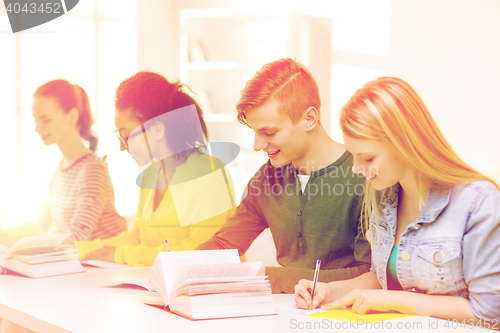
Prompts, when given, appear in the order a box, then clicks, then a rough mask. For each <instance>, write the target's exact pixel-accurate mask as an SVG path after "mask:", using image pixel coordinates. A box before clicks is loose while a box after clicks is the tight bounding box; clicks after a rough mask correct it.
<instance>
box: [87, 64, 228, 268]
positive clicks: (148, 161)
mask: <svg viewBox="0 0 500 333" xmlns="http://www.w3.org/2000/svg"><path fill="white" fill-rule="evenodd" d="M185 89H186V86H184V85H182V84H180V83H179V82H169V81H167V79H165V78H164V77H162V76H161V75H158V74H156V73H152V72H139V73H137V74H135V75H133V76H132V77H130V78H128V79H125V80H124V81H123V82H122V83H121V84H120V85H119V87H118V89H117V91H116V95H115V108H116V111H115V125H116V131H115V134H116V135H117V137H118V139H119V140H120V150H122V151H127V152H128V153H129V154H130V156H131V157H132V158H133V159H134V160H135V161H136V163H137V165H138V166H141V167H145V169H144V171H143V172H142V173H141V174H140V175H139V176H138V178H137V185H138V186H139V187H140V194H139V207H138V209H137V214H136V219H135V223H134V226H133V228H132V230H130V231H128V232H125V233H123V234H122V235H120V236H117V237H113V238H110V239H106V240H102V241H94V242H79V243H78V244H77V247H78V248H79V249H80V253H81V255H82V256H83V257H84V258H85V259H100V260H106V261H111V262H116V263H122V264H128V265H133V266H143V265H146V266H150V265H152V264H153V263H154V259H155V257H156V256H157V255H158V253H159V252H161V251H167V250H171V251H177V250H194V249H195V248H196V247H197V246H198V245H199V244H201V243H203V242H205V241H207V240H208V239H209V238H210V237H211V236H213V235H214V234H215V233H216V232H217V231H218V230H219V229H220V228H221V227H222V225H223V224H224V223H225V221H226V219H227V218H228V217H229V216H230V215H231V213H232V212H233V210H234V207H235V205H234V196H233V192H232V183H231V179H230V177H229V174H228V173H227V172H226V171H225V168H224V164H223V163H222V161H221V160H219V159H217V158H215V157H213V156H211V155H210V154H208V152H209V151H208V148H209V147H208V146H207V143H206V140H207V129H206V125H205V122H204V120H203V115H202V111H201V109H200V108H199V106H198V105H197V104H196V102H195V101H194V100H193V99H192V98H191V97H190V96H189V95H188V94H187V93H186V90H185ZM166 242H168V246H167V245H166Z"/></svg>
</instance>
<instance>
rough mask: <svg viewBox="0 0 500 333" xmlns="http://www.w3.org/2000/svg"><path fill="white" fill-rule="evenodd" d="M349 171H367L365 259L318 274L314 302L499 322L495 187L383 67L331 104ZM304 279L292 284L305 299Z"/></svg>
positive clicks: (499, 223)
mask: <svg viewBox="0 0 500 333" xmlns="http://www.w3.org/2000/svg"><path fill="white" fill-rule="evenodd" d="M340 127H341V129H342V131H343V136H344V141H345V145H346V148H347V150H349V151H350V152H351V153H352V155H353V157H354V166H353V172H355V173H361V174H363V175H364V176H365V177H366V179H367V182H366V189H365V198H364V212H365V214H364V217H365V219H366V221H365V222H366V227H367V229H368V230H367V232H366V236H367V239H368V240H369V241H370V243H371V249H372V266H371V270H370V272H368V273H365V274H364V275H361V276H359V277H356V278H354V279H351V280H345V281H338V282H331V283H318V284H317V285H316V289H315V294H314V297H313V303H312V306H313V307H319V306H321V307H322V308H326V309H331V308H333V309H335V308H341V307H344V306H352V311H353V312H355V313H359V314H365V313H367V312H370V311H397V312H402V313H407V314H416V315H422V316H430V317H436V318H441V319H448V320H455V319H456V320H457V321H458V322H460V323H462V322H464V323H465V324H469V325H479V326H483V327H489V328H492V329H497V330H498V329H499V328H500V323H499V322H498V321H499V319H500V289H499V286H500V256H499V253H500V191H499V188H498V185H497V184H496V183H495V182H494V181H493V180H492V179H490V178H488V177H486V176H484V175H482V174H481V173H479V172H477V171H476V170H474V169H472V168H471V167H470V166H469V165H467V164H466V163H465V162H463V161H462V160H461V159H460V158H459V157H458V156H457V155H456V153H455V152H454V151H453V150H452V148H451V147H450V145H449V144H448V143H447V142H446V140H445V138H444V137H443V135H442V134H441V132H440V131H439V129H438V127H437V125H436V124H435V122H434V120H433V119H432V117H431V115H430V113H429V112H428V111H427V108H426V106H425V105H424V103H423V102H422V100H421V99H420V97H419V96H418V95H417V93H416V92H415V91H414V90H413V88H412V87H411V86H410V85H408V84H407V83H406V82H404V81H402V80H400V79H397V78H393V77H382V78H379V79H376V80H375V81H372V82H370V83H367V84H366V85H365V86H364V87H363V88H362V89H360V90H358V91H357V92H356V93H355V94H354V96H353V97H352V98H351V99H350V100H349V101H348V102H347V104H346V105H344V107H343V108H342V110H341V112H340ZM325 232H326V230H325ZM311 289H312V283H311V281H307V280H301V281H299V283H298V285H296V286H295V302H296V305H297V307H300V308H306V307H308V306H309V304H311V295H310V290H311Z"/></svg>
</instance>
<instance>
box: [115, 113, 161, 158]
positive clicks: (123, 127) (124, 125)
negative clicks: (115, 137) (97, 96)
mask: <svg viewBox="0 0 500 333" xmlns="http://www.w3.org/2000/svg"><path fill="white" fill-rule="evenodd" d="M115 126H116V129H117V130H118V133H120V136H121V137H122V138H123V139H125V140H126V141H127V143H128V149H127V147H125V145H124V144H123V143H122V142H121V141H120V150H121V151H124V150H127V152H128V153H129V154H130V156H131V157H132V158H133V159H134V160H135V162H136V163H137V165H138V166H144V165H146V164H147V163H148V162H149V161H151V158H152V156H151V155H150V150H149V149H148V146H147V144H146V140H145V138H144V134H143V131H142V128H141V122H140V121H138V120H136V119H135V118H133V117H132V114H131V112H130V111H129V110H125V111H120V110H116V111H115Z"/></svg>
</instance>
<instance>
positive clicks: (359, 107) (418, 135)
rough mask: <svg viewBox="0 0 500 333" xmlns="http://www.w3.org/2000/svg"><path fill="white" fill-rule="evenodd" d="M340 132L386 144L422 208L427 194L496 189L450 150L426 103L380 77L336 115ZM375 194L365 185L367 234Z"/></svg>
mask: <svg viewBox="0 0 500 333" xmlns="http://www.w3.org/2000/svg"><path fill="white" fill-rule="evenodd" d="M339 124H340V128H341V129H342V131H343V132H344V134H346V135H348V136H350V137H353V138H356V139H370V140H379V141H382V142H385V143H387V144H388V145H389V146H390V147H391V148H393V149H394V151H396V152H397V153H398V154H399V155H400V156H401V157H402V158H403V159H404V160H406V161H407V162H408V164H409V165H411V166H412V167H413V168H414V170H415V178H416V179H415V180H416V182H417V187H418V190H419V193H420V203H421V205H423V203H424V201H425V195H426V193H423V190H424V189H426V188H447V187H451V186H454V185H457V184H459V183H463V182H472V181H478V180H486V181H489V182H491V183H493V184H494V185H495V186H496V187H497V188H499V186H498V184H497V183H496V182H495V181H494V180H492V179H490V178H488V177H486V176H484V175H483V174H481V173H480V172H478V171H476V170H474V169H473V168H471V167H470V166H469V165H468V164H466V163H465V162H464V161H462V160H461V159H460V158H459V157H458V155H457V154H456V153H455V152H454V151H453V149H452V148H451V146H450V145H449V144H448V142H447V141H446V139H445V138H444V136H443V134H442V133H441V131H440V130H439V128H438V127H437V125H436V123H435V122H434V120H433V119H432V117H431V115H430V113H429V111H428V110H427V108H426V106H425V104H424V102H423V101H422V99H421V98H420V97H419V96H418V94H417V93H416V92H415V90H414V89H413V88H412V87H411V86H410V85H409V84H408V83H406V82H404V81H403V80H401V79H398V78H395V77H380V78H378V79H376V80H374V81H371V82H368V83H367V84H365V85H364V86H363V88H361V89H359V90H358V91H357V92H356V93H355V94H354V96H352V97H351V99H350V100H349V101H348V102H347V103H346V104H345V105H344V106H343V107H342V109H341V111H340V121H339ZM373 194H374V191H373V188H372V187H371V184H370V183H369V182H366V190H365V197H364V201H363V214H364V217H363V219H364V221H365V228H368V224H367V223H368V222H369V218H370V208H371V202H370V201H371V198H372V197H373V196H372V195H373Z"/></svg>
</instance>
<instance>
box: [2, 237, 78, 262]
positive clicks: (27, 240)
mask: <svg viewBox="0 0 500 333" xmlns="http://www.w3.org/2000/svg"><path fill="white" fill-rule="evenodd" d="M70 235H71V234H69V233H66V234H54V235H43V236H31V237H24V238H22V239H21V240H20V241H19V242H17V243H16V244H14V245H13V246H12V247H11V248H10V249H9V251H7V253H5V259H7V258H8V257H9V256H10V255H11V254H13V253H14V252H16V251H17V250H20V249H32V250H35V249H45V248H50V247H54V246H58V245H61V244H62V242H64V241H65V240H66V239H67V238H68V237H69V236H70Z"/></svg>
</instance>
